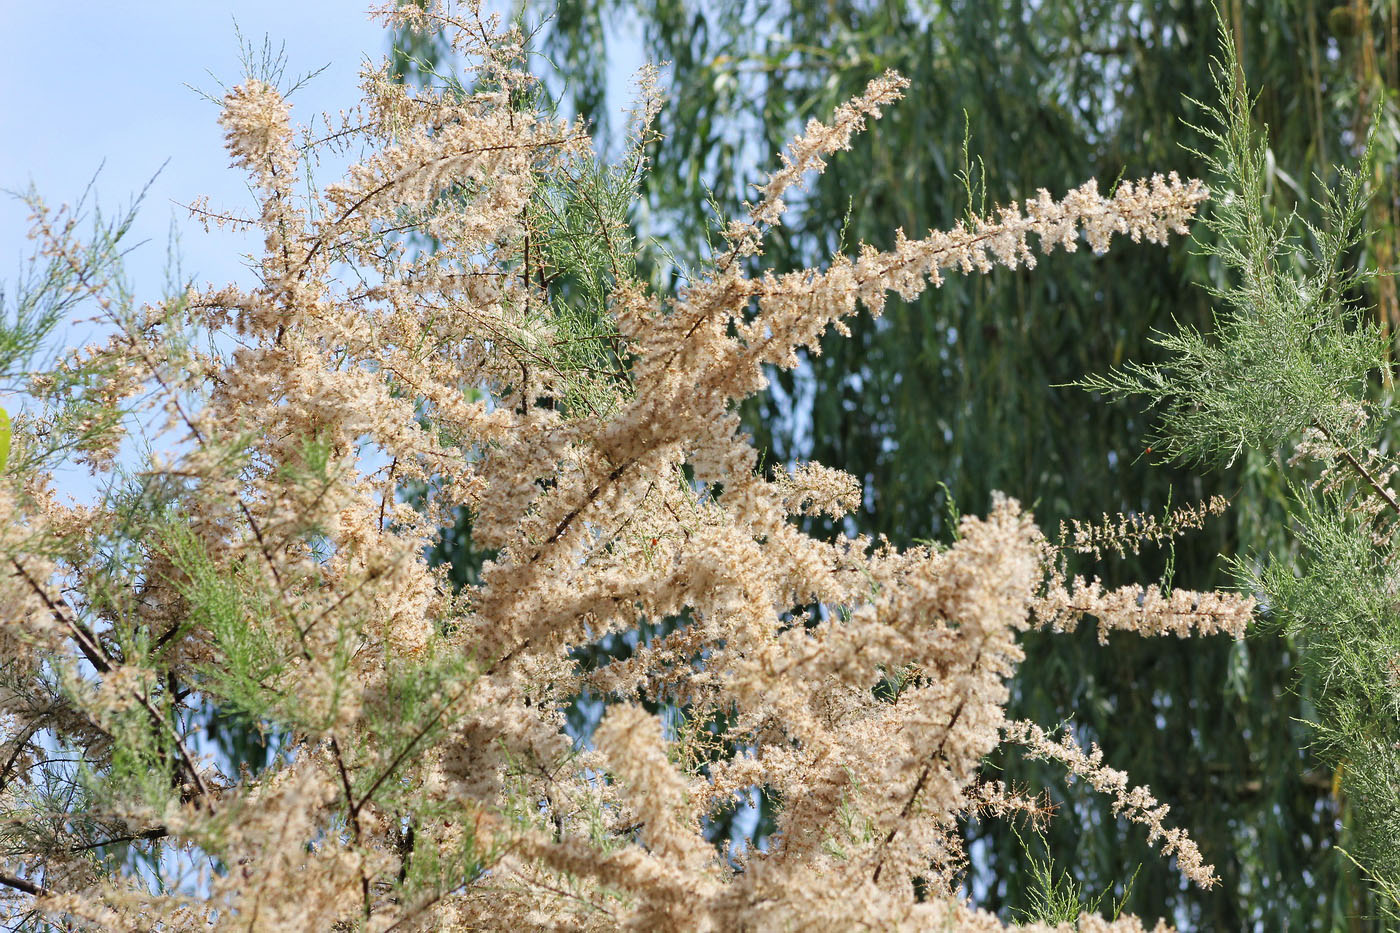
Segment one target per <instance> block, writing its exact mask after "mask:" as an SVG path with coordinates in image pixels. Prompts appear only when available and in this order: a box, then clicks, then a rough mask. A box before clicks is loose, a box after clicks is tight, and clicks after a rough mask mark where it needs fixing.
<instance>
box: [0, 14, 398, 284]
mask: <svg viewBox="0 0 1400 933" xmlns="http://www.w3.org/2000/svg"><path fill="white" fill-rule="evenodd" d="M366 5H367V4H364V3H363V2H362V0H294V2H288V0H282V2H273V0H237V2H229V0H224V2H210V0H195V2H191V0H182V2H173V0H138V2H134V3H111V2H110V0H109V2H70V3H63V4H60V3H11V2H3V3H0V88H3V92H2V93H0V140H4V143H3V145H0V189H7V190H16V189H23V188H26V187H28V185H29V184H30V183H33V184H34V186H35V187H36V188H37V189H38V191H39V193H40V194H41V195H42V196H43V197H44V198H45V200H46V201H48V202H49V204H50V205H52V206H56V205H58V204H60V203H63V202H68V201H72V200H75V199H76V198H77V197H78V196H79V195H80V194H81V193H82V190H83V188H84V187H85V186H86V184H87V182H88V181H89V179H91V178H92V176H93V173H94V172H96V171H97V169H98V167H99V166H102V172H101V175H100V176H99V177H98V179H97V184H96V186H95V193H96V196H97V200H98V203H99V204H100V205H102V206H104V207H109V208H111V209H113V210H115V209H117V208H119V207H121V206H122V205H124V204H126V203H127V201H128V200H129V199H130V197H131V196H132V195H134V194H135V193H136V192H138V191H140V189H141V188H142V187H143V186H144V185H145V183H146V182H147V180H149V179H150V178H151V176H152V175H154V174H155V173H156V172H157V171H158V170H160V169H161V165H162V164H163V163H166V160H167V159H168V160H169V162H168V163H167V164H166V165H165V168H164V170H163V171H161V172H160V175H159V177H158V178H157V179H156V181H155V183H154V184H153V185H152V187H151V189H150V191H149V192H148V193H147V196H146V199H145V201H144V202H143V203H142V207H141V210H140V213H139V214H138V218H137V226H136V229H135V231H134V236H133V242H134V241H137V240H146V241H148V242H147V243H146V244H145V245H144V246H142V247H141V248H139V249H138V250H136V252H135V253H134V254H133V255H132V256H131V258H130V262H129V271H130V274H131V277H132V279H133V284H134V285H135V288H136V293H137V294H138V295H141V296H144V297H147V298H150V299H155V298H158V297H159V295H160V292H161V290H162V288H163V285H164V282H165V266H166V243H167V235H168V233H169V230H170V226H171V221H172V218H174V219H175V221H176V223H177V226H178V228H179V230H180V231H181V241H180V247H181V254H182V256H183V260H184V262H183V266H184V271H185V272H186V274H187V275H190V276H192V277H194V278H195V280H196V282H203V281H213V282H216V283H223V282H227V281H231V280H232V281H237V280H244V281H246V279H245V278H244V274H243V273H242V267H241V264H240V262H239V259H238V254H239V253H240V252H244V251H247V250H248V249H249V248H250V247H249V246H244V245H243V240H242V238H241V237H234V236H231V235H223V234H215V235H213V236H207V235H205V234H204V232H203V230H202V229H201V228H200V227H198V226H197V225H195V224H193V223H192V222H191V221H190V220H188V217H187V212H186V211H184V210H182V209H181V208H179V207H178V206H177V203H179V204H187V203H189V202H190V201H191V200H193V199H194V198H195V197H197V196H198V195H201V194H207V195H209V197H210V202H211V205H224V206H228V207H235V208H242V207H246V206H247V205H249V204H251V200H250V198H249V195H248V192H247V188H246V187H245V185H244V182H243V178H242V176H241V174H240V173H239V172H236V171H233V170H230V169H229V168H228V157H227V155H226V154H225V152H224V149H223V143H222V134H221V133H220V131H219V127H218V125H217V124H216V123H215V119H216V118H217V116H218V110H217V108H216V107H215V106H214V105H213V104H212V103H210V102H209V101H207V100H204V99H201V98H200V97H199V95H198V94H196V93H195V92H194V91H192V90H190V89H189V88H188V87H186V86H185V85H186V84H192V85H195V86H196V87H199V88H201V89H203V90H205V91H209V92H211V93H212V94H214V95H215V96H218V94H219V84H218V81H222V82H223V83H224V84H226V85H229V86H232V85H234V84H236V83H238V81H239V80H240V79H241V78H242V68H241V66H240V64H239V44H238V40H237V38H236V37H235V33H234V20H235V17H236V19H237V23H238V28H239V29H240V30H241V31H242V33H243V35H244V37H245V38H247V39H249V40H251V41H253V42H255V43H256V44H258V45H259V46H260V45H261V42H262V38H263V36H264V35H267V36H269V37H270V38H271V39H272V40H273V44H274V47H276V46H278V45H280V44H281V43H282V42H283V41H284V40H285V43H286V52H287V59H288V67H287V73H288V74H289V75H292V74H298V75H299V74H302V73H304V72H307V71H312V70H315V69H316V68H319V67H321V66H322V65H326V64H328V63H329V65H330V67H329V68H327V69H326V71H325V72H324V73H322V74H321V75H320V76H319V77H317V78H316V79H315V80H314V81H312V82H311V83H310V84H309V85H307V86H306V87H304V88H302V89H301V90H300V91H298V92H297V94H296V95H295V96H294V97H293V98H292V103H293V108H292V112H293V119H294V120H298V121H302V122H304V121H307V120H309V119H310V117H311V116H312V115H313V114H316V113H319V112H320V111H322V110H329V111H331V112H335V111H337V110H339V109H340V108H341V107H342V106H349V105H350V104H352V103H354V101H355V99H356V82H357V79H358V74H359V70H360V66H361V63H362V61H363V60H364V58H365V56H366V55H369V56H371V57H373V58H376V59H377V58H379V57H381V56H382V55H383V54H384V52H385V50H386V49H387V47H388V40H387V38H386V33H384V32H383V31H382V30H381V29H380V27H379V25H378V24H377V23H373V22H371V21H370V20H369V18H368V16H367V15H366V14H365V12H364V7H365V6H366ZM210 72H212V73H213V75H214V76H215V77H211V76H210V74H209V73H210ZM216 78H217V80H216ZM104 162H105V164H104ZM26 226H27V225H26V211H25V210H24V207H23V205H21V204H19V203H18V202H16V201H15V200H14V199H13V198H10V197H5V198H3V200H2V201H0V281H9V282H12V281H13V280H14V278H15V274H16V271H17V270H18V269H19V268H20V264H21V261H22V258H23V257H24V256H26V255H27V254H28V249H27V243H26V241H25V230H26Z"/></svg>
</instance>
